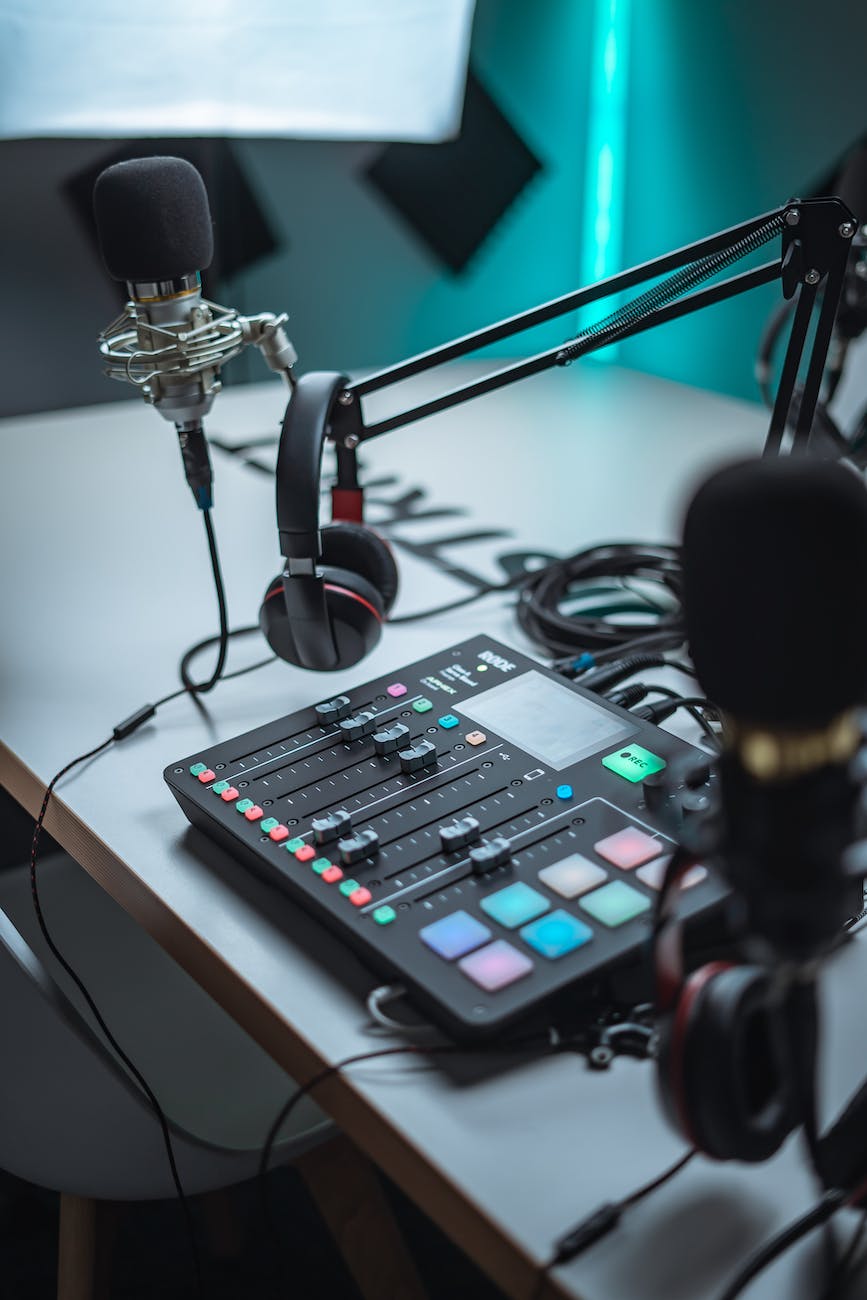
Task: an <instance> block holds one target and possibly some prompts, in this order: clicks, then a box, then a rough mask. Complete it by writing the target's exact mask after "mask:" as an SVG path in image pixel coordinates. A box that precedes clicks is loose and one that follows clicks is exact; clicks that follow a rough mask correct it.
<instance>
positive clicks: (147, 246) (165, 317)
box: [93, 157, 297, 510]
mask: <svg viewBox="0 0 867 1300" xmlns="http://www.w3.org/2000/svg"><path fill="white" fill-rule="evenodd" d="M93 206H94V215H95V218H96V225H97V232H98V235H99V243H100V248H101V250H102V256H103V260H104V262H105V265H106V268H107V269H108V272H109V274H110V275H111V276H112V277H113V278H114V279H115V280H122V281H125V282H126V285H127V290H128V292H129V295H130V301H129V302H128V303H127V304H126V307H125V308H124V311H123V314H122V315H121V316H119V317H118V318H117V320H115V321H113V322H112V323H111V325H109V326H108V328H107V329H105V330H104V331H103V333H102V334H101V335H100V338H99V348H100V352H101V353H102V356H103V358H104V360H105V362H106V367H105V373H106V374H107V375H109V376H110V378H112V379H121V380H124V381H125V382H127V383H130V384H133V385H134V386H135V387H137V388H138V389H139V390H140V392H141V394H142V396H143V397H144V399H145V401H147V402H149V403H150V404H151V405H152V406H154V407H155V408H156V410H157V411H159V413H160V415H162V416H163V417H164V418H165V419H166V420H170V421H171V422H172V423H173V424H174V425H175V428H176V429H177V431H178V438H179V440H180V445H181V455H182V457H183V462H184V470H185V473H186V477H187V482H188V483H189V485H190V488H191V490H192V492H193V496H194V498H195V500H196V504H197V505H198V506H199V508H200V509H202V510H207V509H209V508H210V506H211V504H212V473H211V465H210V458H209V456H208V447H207V442H206V440H205V435H204V429H203V425H202V421H203V419H204V417H205V416H206V415H207V414H208V412H209V411H210V409H211V406H212V405H213V402H214V398H215V396H216V395H217V393H218V392H219V391H220V387H221V384H220V379H219V375H220V367H221V366H223V365H224V364H225V363H226V362H227V361H230V360H231V359H232V357H235V356H237V355H238V353H239V352H242V351H243V349H244V348H245V347H246V346H247V345H248V344H250V343H253V344H255V345H256V346H257V347H258V348H259V350H260V351H261V352H262V355H263V356H264V358H265V361H266V362H267V364H268V365H269V366H270V367H271V369H272V370H276V371H277V372H278V373H280V374H282V375H283V376H284V378H285V379H286V381H287V383H288V384H289V386H290V388H291V387H292V385H293V384H294V378H293V372H292V367H293V366H294V364H295V362H296V360H297V355H296V352H295V349H294V347H293V346H292V344H291V342H290V341H289V338H288V337H287V335H286V332H285V330H284V328H283V326H284V325H285V323H286V321H287V319H288V317H287V316H286V315H285V314H282V315H280V316H275V315H273V314H271V313H269V312H264V313H262V314H260V315H258V316H241V315H239V314H238V312H236V311H234V310H233V309H231V308H228V307H221V306H219V305H218V304H216V303H213V302H208V301H207V299H205V298H203V297H202V283H201V272H202V270H204V269H205V268H206V267H208V266H209V265H210V262H211V258H212V256H213V235H212V229H211V214H210V210H209V207H208V196H207V193H206V191H205V186H204V183H203V181H202V178H201V176H200V175H199V173H198V172H197V171H196V169H195V167H193V166H192V164H190V163H188V162H186V161H185V160H184V159H182V158H162V157H155V158H136V159H132V160H130V161H129V162H122V163H117V164H115V165H114V166H112V167H109V168H107V169H106V170H105V171H104V172H102V173H101V174H100V176H99V177H98V178H97V181H96V185H95V186H94V192H93Z"/></svg>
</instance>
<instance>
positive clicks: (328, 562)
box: [259, 371, 398, 672]
mask: <svg viewBox="0 0 867 1300" xmlns="http://www.w3.org/2000/svg"><path fill="white" fill-rule="evenodd" d="M348 382H349V380H348V379H347V377H346V376H345V375H339V374H335V373H333V372H332V371H314V372H313V373H311V374H308V375H302V377H301V378H300V379H299V380H298V383H297V384H296V386H295V392H294V393H293V395H292V400H291V401H290V402H289V405H288V407H287V410H286V415H285V417H284V419H283V427H282V429H281V432H280V447H279V450H278V453H277V527H278V529H279V532H280V553H281V555H282V556H283V557H284V559H285V561H286V563H285V565H284V568H283V572H282V573H280V574H278V575H277V577H276V578H275V579H274V580H273V582H271V583H269V585H268V589H267V591H266V592H265V597H264V599H263V601H262V605H261V607H260V610H259V626H260V627H261V629H262V631H263V632H264V634H265V637H266V639H267V641H268V644H269V645H270V647H271V649H272V650H273V651H274V653H275V654H276V655H278V656H279V658H281V659H285V660H286V661H287V663H290V664H297V665H298V666H299V667H301V668H312V669H314V670H316V671H317V672H333V671H334V670H336V669H338V668H350V667H351V666H352V665H353V664H356V663H358V661H359V660H360V659H362V658H363V657H364V656H365V655H366V654H368V653H369V652H370V651H371V650H372V649H373V647H374V646H375V645H376V643H377V641H378V640H379V637H380V633H381V631H382V624H383V621H384V620H385V618H386V616H387V615H388V613H389V611H390V609H391V607H392V605H393V604H394V600H395V597H396V596H397V587H398V574H397V565H396V564H395V561H394V556H393V555H392V553H391V550H390V549H389V547H388V545H387V544H386V542H385V541H383V539H382V538H381V537H378V536H377V535H376V533H374V532H372V531H371V530H370V529H369V528H366V527H365V526H364V525H363V524H361V523H333V524H330V525H328V526H327V527H325V528H323V529H320V526H319V480H320V476H321V472H322V451H323V447H324V444H325V438H326V436H327V434H328V432H329V417H330V413H331V410H332V408H333V406H334V403H335V402H336V401H337V399H338V396H339V394H340V393H341V392H342V391H343V389H345V387H346V385H347V384H348Z"/></svg>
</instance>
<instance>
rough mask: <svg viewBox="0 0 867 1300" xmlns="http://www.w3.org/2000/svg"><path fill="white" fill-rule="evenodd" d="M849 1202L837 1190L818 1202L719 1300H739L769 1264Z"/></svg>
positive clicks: (763, 1248) (770, 1244) (757, 1257)
mask: <svg viewBox="0 0 867 1300" xmlns="http://www.w3.org/2000/svg"><path fill="white" fill-rule="evenodd" d="M846 1200H847V1193H846V1192H841V1191H838V1190H837V1189H836V1188H834V1189H832V1190H831V1191H829V1192H826V1193H825V1195H824V1196H823V1197H822V1198H821V1200H819V1201H817V1202H816V1204H815V1205H814V1206H812V1208H811V1209H809V1210H808V1211H807V1212H806V1214H802V1215H801V1217H800V1218H799V1219H795V1220H794V1222H793V1223H790V1224H788V1226H787V1227H785V1228H783V1229H782V1230H781V1231H780V1232H778V1233H777V1234H776V1236H775V1237H771V1239H770V1240H769V1241H766V1242H765V1244H764V1245H763V1246H761V1247H760V1248H759V1249H758V1250H757V1251H756V1252H755V1254H753V1255H752V1256H751V1257H750V1258H749V1259H748V1260H747V1262H746V1264H744V1266H743V1268H742V1269H741V1270H740V1272H739V1273H738V1275H737V1277H735V1278H734V1279H733V1280H732V1281H731V1282H730V1283H729V1285H728V1286H727V1287H726V1289H725V1291H723V1292H722V1294H721V1295H720V1297H719V1300H737V1297H738V1296H739V1295H741V1294H742V1293H743V1292H744V1291H745V1290H746V1288H747V1287H748V1286H749V1284H750V1282H752V1281H753V1279H754V1278H756V1277H758V1275H759V1273H761V1272H762V1271H763V1270H764V1269H766V1268H767V1267H768V1265H769V1264H772V1263H773V1262H774V1260H775V1259H778V1258H779V1256H780V1255H782V1254H784V1253H785V1251H787V1250H788V1249H789V1247H790V1246H794V1245H795V1243H796V1242H798V1241H800V1240H801V1238H802V1237H806V1235H807V1233H808V1232H812V1231H813V1229H814V1228H818V1227H819V1226H820V1225H821V1224H823V1223H827V1222H828V1220H829V1219H830V1218H831V1216H832V1215H834V1214H836V1213H837V1211H838V1210H839V1209H840V1208H841V1207H842V1206H843V1205H845V1204H846Z"/></svg>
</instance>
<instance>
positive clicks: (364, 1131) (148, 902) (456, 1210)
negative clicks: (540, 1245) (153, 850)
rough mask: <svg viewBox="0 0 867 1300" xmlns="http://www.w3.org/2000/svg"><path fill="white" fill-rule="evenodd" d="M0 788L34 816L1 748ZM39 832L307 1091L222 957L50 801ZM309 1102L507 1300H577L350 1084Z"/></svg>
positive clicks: (267, 1009)
mask: <svg viewBox="0 0 867 1300" xmlns="http://www.w3.org/2000/svg"><path fill="white" fill-rule="evenodd" d="M0 784H2V785H3V786H4V787H5V788H6V790H8V792H9V794H11V795H12V797H13V798H14V799H16V800H17V802H18V803H20V804H21V805H22V807H24V808H25V809H26V810H27V812H28V813H30V815H31V816H32V817H34V818H35V817H36V816H37V814H38V812H39V809H40V807H41V806H42V800H43V799H44V797H45V788H46V787H45V785H44V784H43V783H42V782H41V781H40V780H39V778H38V777H37V776H36V775H35V774H34V773H33V772H32V771H31V770H30V769H29V768H28V767H27V766H26V765H25V764H23V763H22V762H21V761H20V760H19V759H18V758H17V757H16V755H15V754H14V753H13V752H12V750H10V749H9V747H8V745H6V744H5V743H4V742H3V741H0ZM44 825H45V829H46V831H48V833H49V834H50V835H52V836H53V837H54V839H55V840H57V842H58V844H60V845H61V846H62V847H63V848H64V849H65V850H66V851H67V852H68V853H69V854H70V855H71V856H72V857H73V858H74V859H75V860H76V862H78V863H79V864H80V865H81V866H82V867H83V868H84V870H85V871H87V872H88V874H89V875H91V876H92V877H93V878H94V880H96V881H97V882H98V884H99V885H101V886H102V888H103V889H105V890H106V891H107V893H109V894H110V895H111V897H112V898H114V899H115V901H116V902H117V903H119V904H120V906H121V907H123V908H124V910H125V911H127V912H128V913H129V914H130V915H131V916H132V917H133V918H134V919H135V920H136V921H137V922H138V923H139V925H141V926H142V927H143V928H144V929H145V930H146V931H147V932H148V934H150V935H151V937H152V938H154V939H156V941H157V942H158V943H159V944H160V945H161V947H163V948H164V949H165V950H166V952H168V953H169V955H170V956H171V957H173V958H174V960H175V961H176V962H177V963H178V965H180V966H182V967H183V968H184V970H186V971H187V972H188V974H190V975H191V976H192V977H193V979H195V980H196V981H197V982H198V983H199V984H201V986H202V987H203V988H204V989H205V990H206V991H207V992H208V993H209V994H210V996H211V997H212V998H213V999H214V1000H215V1001H216V1002H218V1003H219V1004H220V1006H221V1007H223V1009H224V1010H225V1011H227V1012H228V1014H229V1015H230V1016H232V1017H233V1018H234V1019H235V1020H237V1021H238V1023H239V1024H240V1025H242V1026H243V1028H244V1029H245V1030H246V1032H247V1033H248V1034H250V1036H251V1037H252V1038H254V1039H255V1040H256V1042H257V1043H259V1045H260V1046H261V1047H262V1048H264V1050H265V1051H266V1052H267V1053H268V1054H269V1055H270V1056H271V1057H273V1059H274V1060H275V1061H276V1062H277V1063H278V1065H280V1066H281V1067H282V1069H284V1070H285V1071H286V1072H287V1074H288V1075H289V1076H290V1078H291V1079H295V1080H297V1081H298V1082H300V1083H305V1082H307V1081H308V1080H309V1079H311V1078H312V1077H313V1076H314V1075H315V1074H318V1073H319V1072H320V1071H321V1070H322V1069H323V1068H325V1067H327V1066H329V1065H331V1064H332V1062H330V1061H328V1060H326V1059H325V1058H324V1057H322V1056H320V1055H319V1053H318V1052H317V1051H316V1049H315V1048H314V1047H313V1046H312V1044H311V1043H309V1042H308V1041H307V1040H306V1039H305V1038H304V1037H302V1036H301V1035H299V1034H298V1033H297V1031H296V1030H295V1029H294V1028H293V1027H292V1026H291V1025H290V1024H289V1023H288V1022H287V1021H285V1020H283V1019H282V1018H281V1017H280V1016H279V1015H278V1014H277V1013H276V1012H275V1010H274V1008H273V1007H271V1006H270V1005H269V1004H268V1003H267V1002H265V1001H264V1000H263V999H262V998H261V997H260V996H259V995H258V994H257V993H256V991H255V989H254V988H252V987H251V986H250V985H248V984H246V983H244V981H242V980H239V978H238V976H237V975H236V974H235V973H234V972H233V971H232V970H231V969H230V968H229V967H228V966H227V965H226V963H225V962H224V961H223V960H222V958H221V957H220V954H219V953H218V952H217V951H216V950H215V949H213V948H211V947H210V945H208V944H207V943H205V942H204V941H203V940H202V939H201V938H200V937H199V936H198V935H196V934H194V933H193V931H191V930H190V929H189V927H188V926H187V925H186V924H185V923H184V921H183V920H182V919H181V918H180V917H179V916H178V915H177V914H176V913H174V912H172V911H170V910H169V909H168V908H167V907H165V905H164V904H162V903H161V902H160V900H159V898H157V896H156V895H155V894H154V893H153V892H152V891H151V890H150V889H148V887H147V886H146V885H145V884H144V882H143V881H142V880H141V879H140V878H139V877H138V876H136V875H135V874H134V872H132V871H131V870H130V868H129V867H128V866H127V864H126V863H125V862H123V861H122V859H120V858H118V857H117V856H116V855H115V854H114V853H113V852H112V851H111V849H110V848H109V847H108V846H107V845H106V844H104V843H103V841H102V840H100V839H99V838H98V837H97V836H96V835H94V833H93V832H92V831H91V830H90V828H89V827H88V826H87V825H86V824H85V823H84V822H83V821H82V820H81V819H80V818H79V817H78V816H77V815H76V814H75V813H74V812H73V811H72V810H71V809H70V808H69V807H68V806H67V805H66V804H65V803H64V802H63V800H62V799H61V798H60V797H59V796H57V795H56V794H53V795H52V797H51V801H50V803H49V805H48V810H47V814H46V817H45V823H44ZM316 1100H317V1101H318V1102H319V1103H320V1104H321V1105H322V1107H323V1109H324V1110H327V1111H328V1112H329V1114H330V1115H332V1116H333V1118H334V1120H335V1122H336V1123H337V1124H338V1125H339V1126H340V1128H341V1129H343V1131H344V1132H345V1133H347V1134H348V1135H349V1137H350V1138H351V1139H352V1141H353V1142H355V1143H356V1144H357V1145H358V1146H359V1147H360V1148H361V1149H362V1150H363V1151H364V1152H365V1154H366V1155H367V1156H368V1157H369V1158H370V1159H371V1160H372V1161H373V1162H374V1164H376V1165H378V1166H379V1167H380V1168H382V1169H383V1170H384V1171H385V1173H387V1174H388V1176H389V1177H390V1178H392V1179H393V1180H394V1182H395V1183H397V1185H398V1186H399V1187H400V1188H401V1189H402V1190H403V1191H404V1192H405V1193H406V1194H407V1195H408V1196H409V1197H410V1199H411V1200H412V1201H414V1202H415V1203H416V1204H417V1205H419V1206H420V1207H421V1208H422V1209H423V1210H424V1212H425V1213H426V1214H428V1215H429V1216H430V1217H431V1218H432V1219H433V1220H434V1222H435V1223H437V1224H438V1225H439V1227H440V1228H442V1230H443V1232H445V1233H446V1235H447V1236H448V1237H450V1238H451V1239H452V1240H453V1241H455V1242H457V1243H458V1245H459V1246H460V1247H461V1248H462V1249H463V1250H464V1251H465V1252H466V1254H467V1255H468V1256H469V1257H470V1258H471V1259H473V1260H474V1261H475V1262H476V1263H477V1264H478V1265H479V1266H480V1267H481V1268H482V1269H484V1271H485V1272H486V1273H487V1274H488V1275H489V1276H490V1277H491V1278H492V1279H493V1281H494V1282H496V1284H497V1286H499V1287H500V1288H501V1289H502V1290H503V1291H505V1292H506V1294H507V1295H509V1296H512V1297H514V1300H530V1298H532V1300H545V1297H548V1296H551V1297H556V1296H560V1297H565V1300H574V1293H570V1292H567V1291H565V1290H562V1289H561V1287H560V1286H559V1284H558V1283H557V1280H556V1278H554V1277H551V1278H548V1279H546V1285H545V1286H544V1287H543V1288H542V1290H541V1291H539V1290H537V1288H538V1286H539V1270H540V1265H539V1264H538V1263H536V1262H535V1261H533V1260H532V1259H530V1258H529V1257H528V1256H527V1255H526V1253H525V1252H524V1250H523V1249H522V1248H521V1247H520V1246H519V1245H518V1244H517V1242H515V1241H513V1240H512V1239H511V1238H507V1237H505V1236H504V1235H503V1233H502V1232H501V1231H500V1230H499V1229H498V1228H497V1227H496V1225H495V1224H493V1223H492V1222H491V1221H490V1220H489V1219H488V1218H487V1217H486V1216H485V1215H484V1214H483V1213H482V1212H481V1211H480V1210H479V1208H478V1206H476V1205H474V1204H473V1203H472V1202H471V1201H469V1200H467V1199H466V1198H465V1196H464V1195H463V1193H462V1192H461V1191H460V1189H458V1188H457V1187H455V1186H454V1184H453V1183H451V1182H450V1180H449V1178H448V1177H447V1175H446V1174H445V1173H444V1171H443V1170H441V1169H439V1168H435V1167H434V1166H432V1165H431V1164H430V1163H429V1161H428V1160H427V1159H426V1157H425V1156H423V1154H422V1153H421V1152H419V1151H417V1150H416V1148H415V1147H413V1146H412V1145H410V1144H408V1143H407V1142H406V1141H405V1140H404V1139H403V1137H402V1136H400V1135H399V1134H397V1133H396V1132H395V1131H394V1129H392V1128H391V1126H390V1125H389V1124H388V1122H387V1120H386V1119H385V1117H384V1116H383V1115H382V1114H381V1113H380V1112H379V1111H378V1110H377V1109H376V1108H375V1107H373V1106H371V1104H370V1103H369V1101H368V1100H367V1099H366V1098H365V1097H364V1096H363V1095H362V1094H360V1093H359V1092H357V1091H356V1090H355V1088H354V1087H353V1086H352V1083H351V1080H350V1078H349V1076H347V1075H342V1074H341V1075H337V1076H336V1077H335V1078H333V1079H329V1080H328V1081H327V1082H326V1083H323V1084H322V1085H321V1087H319V1088H317V1089H316ZM564 1226H565V1225H564Z"/></svg>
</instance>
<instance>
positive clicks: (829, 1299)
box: [821, 1210, 867, 1300]
mask: <svg viewBox="0 0 867 1300" xmlns="http://www.w3.org/2000/svg"><path fill="white" fill-rule="evenodd" d="M865 1228H867V1210H865V1211H864V1212H863V1213H862V1215H861V1218H860V1219H859V1220H858V1223H857V1224H856V1225H855V1229H854V1231H853V1233H852V1236H851V1237H850V1238H849V1244H848V1246H847V1247H846V1249H845V1250H844V1251H843V1254H842V1255H841V1256H840V1258H839V1260H838V1262H837V1265H836V1267H835V1268H834V1271H833V1273H832V1274H831V1279H830V1281H829V1283H828V1286H827V1287H826V1289H825V1290H824V1291H823V1292H822V1295H821V1300H836V1297H837V1296H839V1295H840V1288H841V1287H843V1286H845V1285H846V1279H847V1278H848V1277H849V1273H850V1270H851V1268H852V1265H853V1264H854V1262H855V1257H856V1255H857V1253H858V1247H859V1246H860V1244H861V1240H862V1238H863V1236H864V1230H865Z"/></svg>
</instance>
